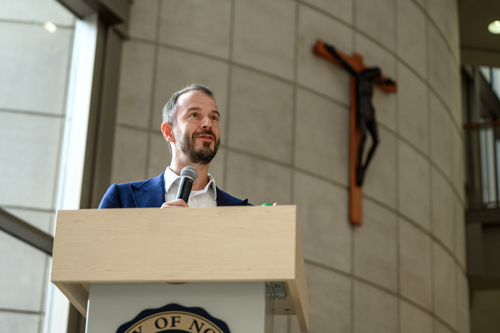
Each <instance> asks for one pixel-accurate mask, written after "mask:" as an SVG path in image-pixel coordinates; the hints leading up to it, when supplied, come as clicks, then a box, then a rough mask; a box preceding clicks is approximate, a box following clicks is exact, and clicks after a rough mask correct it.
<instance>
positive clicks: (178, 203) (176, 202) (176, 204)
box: [160, 199, 189, 209]
mask: <svg viewBox="0 0 500 333" xmlns="http://www.w3.org/2000/svg"><path fill="white" fill-rule="evenodd" d="M180 207H189V206H188V205H187V203H186V202H185V201H184V200H182V199H175V200H172V201H169V202H164V203H163V205H161V207H160V209H163V208H180Z"/></svg>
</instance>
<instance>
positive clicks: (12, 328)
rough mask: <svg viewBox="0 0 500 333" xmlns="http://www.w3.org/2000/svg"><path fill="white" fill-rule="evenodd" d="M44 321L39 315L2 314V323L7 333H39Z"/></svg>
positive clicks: (0, 313)
mask: <svg viewBox="0 0 500 333" xmlns="http://www.w3.org/2000/svg"><path fill="white" fill-rule="evenodd" d="M42 320H43V317H42V316H41V315H39V314H26V313H15V312H0V323H2V330H5V332H26V333H28V332H30V333H31V332H38V329H39V327H40V324H41V321H42Z"/></svg>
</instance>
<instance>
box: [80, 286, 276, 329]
mask: <svg viewBox="0 0 500 333" xmlns="http://www.w3.org/2000/svg"><path fill="white" fill-rule="evenodd" d="M89 296H90V297H89V303H88V314H87V333H110V332H112V333H115V332H117V330H118V328H119V327H120V326H122V325H124V324H126V323H129V322H131V321H133V320H134V318H136V317H137V316H138V315H139V314H140V313H141V312H143V311H147V310H151V309H153V310H154V309H160V308H162V307H165V306H166V305H169V304H175V305H179V306H181V307H185V308H202V309H203V310H205V311H206V312H207V313H208V314H209V315H210V316H212V317H213V318H215V319H217V320H221V321H223V322H224V323H225V324H227V326H228V328H229V330H230V332H231V333H271V332H272V325H273V315H272V313H270V308H269V301H267V303H266V286H265V283H263V282H247V283H184V284H168V283H149V284H146V283H134V284H132V283H120V284H91V285H90V291H89ZM266 307H267V309H266ZM186 318H187V317H186ZM182 320H183V319H177V321H176V322H175V321H174V322H172V319H171V317H169V316H165V318H164V319H161V320H159V321H158V323H157V325H158V326H157V328H159V329H158V330H159V331H162V330H161V328H164V329H172V324H174V325H175V324H177V325H184V326H185V325H186V323H182V322H181V321H182ZM186 320H188V319H186ZM191 324H192V323H191V322H189V324H188V326H189V325H191ZM200 326H201V324H200ZM136 327H138V326H136ZM198 328H200V327H198ZM205 329H206V326H205V328H204V329H203V330H201V332H204V331H205ZM133 331H136V332H144V329H142V330H141V329H140V327H138V329H134V330H130V332H133ZM192 331H193V332H197V330H196V326H194V327H192ZM123 332H126V330H123ZM209 332H210V333H212V331H211V330H209Z"/></svg>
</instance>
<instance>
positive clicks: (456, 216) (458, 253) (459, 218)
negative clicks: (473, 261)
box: [453, 199, 467, 268]
mask: <svg viewBox="0 0 500 333" xmlns="http://www.w3.org/2000/svg"><path fill="white" fill-rule="evenodd" d="M453 223H454V224H455V230H456V231H455V232H456V234H455V237H456V240H455V242H456V244H455V257H456V258H457V259H458V262H459V263H460V264H461V266H462V267H463V268H465V267H466V264H467V262H466V254H465V252H466V242H465V207H464V206H463V205H462V203H461V202H460V201H459V200H458V199H455V200H454V205H453Z"/></svg>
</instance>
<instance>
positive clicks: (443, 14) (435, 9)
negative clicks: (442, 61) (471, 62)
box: [427, 0, 459, 61]
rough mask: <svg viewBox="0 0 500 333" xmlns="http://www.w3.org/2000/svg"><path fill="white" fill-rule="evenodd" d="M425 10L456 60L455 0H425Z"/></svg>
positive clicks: (456, 19)
mask: <svg viewBox="0 0 500 333" xmlns="http://www.w3.org/2000/svg"><path fill="white" fill-rule="evenodd" d="M427 12H428V13H429V16H430V17H431V19H432V22H433V23H434V24H435V25H436V26H437V27H438V29H439V30H440V32H441V34H443V35H444V36H446V40H447V43H448V44H449V46H450V47H451V50H452V52H453V55H454V57H455V59H454V60H455V61H456V60H457V59H458V57H459V55H458V53H459V35H458V8H457V0H440V1H427Z"/></svg>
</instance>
